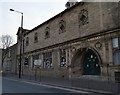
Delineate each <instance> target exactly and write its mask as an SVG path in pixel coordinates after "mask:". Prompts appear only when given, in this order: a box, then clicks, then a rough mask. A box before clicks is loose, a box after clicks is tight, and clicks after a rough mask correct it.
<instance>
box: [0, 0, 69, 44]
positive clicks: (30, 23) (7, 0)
mask: <svg viewBox="0 0 120 95" xmlns="http://www.w3.org/2000/svg"><path fill="white" fill-rule="evenodd" d="M67 1H68V0H0V36H1V35H5V34H9V35H11V36H13V38H14V43H16V39H17V36H16V33H17V30H18V27H19V26H20V25H21V14H20V13H16V12H13V11H10V10H9V9H11V8H12V9H14V10H17V11H21V12H23V13H24V17H23V18H24V21H23V28H25V29H29V30H30V29H32V28H34V27H36V26H37V25H39V24H41V23H43V22H44V21H46V20H48V19H49V18H51V17H53V16H55V15H57V14H58V13H60V12H61V11H63V10H65V9H66V8H65V3H66V2H67Z"/></svg>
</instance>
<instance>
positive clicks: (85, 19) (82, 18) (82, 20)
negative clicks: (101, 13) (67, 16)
mask: <svg viewBox="0 0 120 95" xmlns="http://www.w3.org/2000/svg"><path fill="white" fill-rule="evenodd" d="M79 22H80V26H82V25H85V24H87V23H88V11H87V10H85V9H83V10H81V12H80V14H79Z"/></svg>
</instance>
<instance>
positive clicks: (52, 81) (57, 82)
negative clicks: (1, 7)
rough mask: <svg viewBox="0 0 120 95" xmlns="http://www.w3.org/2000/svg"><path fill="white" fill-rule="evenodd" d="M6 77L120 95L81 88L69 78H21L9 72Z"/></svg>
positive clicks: (107, 94) (105, 94) (101, 92)
mask: <svg viewBox="0 0 120 95" xmlns="http://www.w3.org/2000/svg"><path fill="white" fill-rule="evenodd" d="M4 77H7V78H12V79H16V80H20V81H28V82H33V83H39V84H45V85H50V86H56V87H63V88H68V89H75V90H82V91H89V92H94V93H96V94H103V95H120V93H119V94H118V93H117V94H116V93H114V92H110V91H103V90H96V89H90V88H81V87H78V86H75V85H73V83H72V81H71V80H67V79H52V78H45V77H44V78H43V77H42V78H35V77H34V76H32V77H31V76H25V75H23V76H22V77H21V78H20V79H19V77H18V75H15V74H7V75H5V76H4Z"/></svg>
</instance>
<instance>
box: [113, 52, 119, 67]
mask: <svg viewBox="0 0 120 95" xmlns="http://www.w3.org/2000/svg"><path fill="white" fill-rule="evenodd" d="M113 58H114V64H115V65H120V50H116V51H115V52H114V55H113Z"/></svg>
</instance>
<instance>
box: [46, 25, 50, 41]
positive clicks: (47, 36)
mask: <svg viewBox="0 0 120 95" xmlns="http://www.w3.org/2000/svg"><path fill="white" fill-rule="evenodd" d="M47 38H50V28H49V27H46V28H45V39H47Z"/></svg>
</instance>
